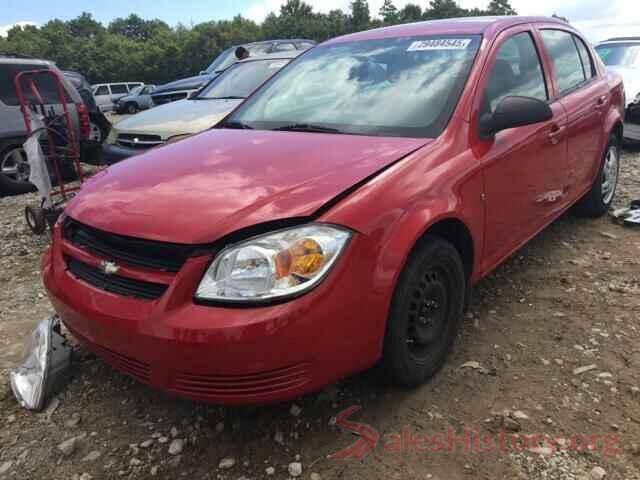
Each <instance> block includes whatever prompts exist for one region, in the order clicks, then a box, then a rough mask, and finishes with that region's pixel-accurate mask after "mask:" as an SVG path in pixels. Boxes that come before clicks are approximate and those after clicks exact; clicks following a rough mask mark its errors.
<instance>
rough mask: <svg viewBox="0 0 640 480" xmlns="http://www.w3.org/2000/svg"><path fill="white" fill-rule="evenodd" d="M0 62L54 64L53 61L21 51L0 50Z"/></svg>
mask: <svg viewBox="0 0 640 480" xmlns="http://www.w3.org/2000/svg"><path fill="white" fill-rule="evenodd" d="M0 62H1V63H14V64H15V63H19V64H25V63H26V64H31V65H33V64H36V65H47V66H51V65H54V63H53V62H51V61H49V60H42V59H41V58H35V57H31V56H29V55H21V54H19V53H11V52H0Z"/></svg>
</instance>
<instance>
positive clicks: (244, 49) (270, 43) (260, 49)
mask: <svg viewBox="0 0 640 480" xmlns="http://www.w3.org/2000/svg"><path fill="white" fill-rule="evenodd" d="M315 44H316V42H314V41H313V40H306V39H285V40H266V41H263V42H253V43H247V44H244V45H235V46H233V47H230V48H227V49H226V50H225V51H224V52H222V53H221V54H220V55H218V56H217V57H216V58H215V60H214V61H213V62H211V65H209V66H208V67H207V69H206V70H202V71H201V72H200V74H199V75H196V76H195V77H189V78H183V79H181V80H176V81H174V82H170V83H167V84H165V85H161V86H160V87H158V88H157V89H156V91H155V92H153V95H152V98H153V102H154V104H156V105H162V104H164V103H169V102H175V101H176V100H182V99H185V98H188V97H189V95H191V94H192V93H194V92H195V91H196V90H198V89H199V88H200V87H202V86H203V85H205V84H206V83H208V82H210V81H211V80H212V79H214V78H215V77H216V76H218V75H220V73H222V72H224V71H225V70H226V69H227V68H229V66H231V65H233V64H234V63H235V62H237V61H238V60H242V59H243V58H244V55H248V56H249V57H259V56H263V55H269V54H272V53H277V52H288V51H295V50H299V51H305V50H308V49H309V48H311V47H313V46H314V45H315Z"/></svg>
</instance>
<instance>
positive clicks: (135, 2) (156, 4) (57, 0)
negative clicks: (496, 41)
mask: <svg viewBox="0 0 640 480" xmlns="http://www.w3.org/2000/svg"><path fill="white" fill-rule="evenodd" d="M284 1H285V0H108V1H92V0H53V1H52V0H0V35H5V34H6V31H7V30H8V29H9V28H11V27H12V26H13V25H15V24H22V25H24V24H35V25H42V24H44V23H46V22H47V21H49V20H51V19H53V18H61V19H63V20H68V19H70V18H74V17H76V16H78V15H79V14H80V13H82V12H83V11H88V12H90V13H91V14H92V15H93V16H94V18H96V19H97V20H99V21H101V22H103V23H105V24H106V23H108V22H109V21H111V20H113V19H114V18H116V17H124V16H127V15H129V14H130V13H136V14H138V15H140V16H141V17H143V18H147V19H151V18H160V19H161V20H164V21H165V22H167V23H168V24H170V25H176V24H178V23H183V24H185V25H191V24H195V23H200V22H204V21H209V20H223V19H230V18H232V17H233V16H235V15H238V14H241V15H243V16H244V17H247V18H250V19H252V20H255V21H257V22H261V21H262V20H263V19H264V17H265V16H266V15H267V14H268V13H269V12H271V11H277V10H278V9H279V8H280V5H281V4H282V3H284ZM305 1H306V2H307V3H309V4H310V5H312V6H313V7H314V9H315V10H316V11H322V12H328V11H329V10H332V9H336V8H341V9H343V10H345V11H348V8H349V3H350V0H305ZM638 1H639V0H511V5H512V6H513V7H514V8H515V9H516V10H517V11H518V13H519V14H521V15H551V14H553V13H556V14H558V15H561V16H564V17H567V18H568V19H569V20H570V21H571V23H572V24H573V25H574V26H575V27H576V28H578V29H579V30H581V31H582V32H583V33H584V34H585V35H586V36H587V37H588V38H589V40H591V41H592V42H598V41H600V40H603V39H605V38H608V37H612V36H629V35H635V36H640V8H638V6H637V5H638ZM382 2H383V0H369V7H370V10H371V13H372V14H377V12H378V10H379V9H380V6H381V5H382ZM409 2H411V3H417V4H420V5H421V6H423V7H424V6H425V5H427V3H428V2H427V0H395V2H394V3H395V5H396V6H398V7H399V8H400V7H402V6H403V5H404V4H406V3H409ZM488 2H489V0H458V3H459V4H460V5H461V6H463V7H467V8H471V7H481V8H482V7H485V6H486V5H487V4H488Z"/></svg>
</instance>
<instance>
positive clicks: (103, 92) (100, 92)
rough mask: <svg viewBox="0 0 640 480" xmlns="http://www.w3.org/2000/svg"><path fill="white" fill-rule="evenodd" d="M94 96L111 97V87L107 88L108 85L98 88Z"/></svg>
mask: <svg viewBox="0 0 640 480" xmlns="http://www.w3.org/2000/svg"><path fill="white" fill-rule="evenodd" d="M94 95H109V87H107V86H106V85H102V86H101V87H98V88H97V90H96V91H95V92H94Z"/></svg>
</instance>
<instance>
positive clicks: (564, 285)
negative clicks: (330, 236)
mask: <svg viewBox="0 0 640 480" xmlns="http://www.w3.org/2000/svg"><path fill="white" fill-rule="evenodd" d="M639 179H640V152H638V150H637V149H636V150H627V151H625V154H624V159H623V166H622V171H621V183H620V187H619V188H620V190H619V194H618V196H617V201H616V204H617V205H618V206H621V205H626V204H628V202H629V201H630V200H631V199H632V198H640V182H639ZM34 198H35V197H33V196H22V197H14V198H5V199H2V200H0V284H1V285H2V286H3V288H2V289H1V290H0V342H1V343H2V349H1V352H0V368H2V369H3V372H2V375H3V379H4V378H6V370H7V369H8V368H9V367H10V366H13V365H14V364H15V363H16V362H17V361H18V359H19V356H20V352H21V349H22V338H23V337H24V336H25V335H26V334H27V333H28V332H29V331H30V330H31V329H32V328H33V326H34V324H35V323H36V321H37V320H39V319H41V318H43V317H44V316H45V315H47V313H48V312H50V306H49V303H48V301H47V299H46V296H45V292H44V290H43V288H42V285H41V282H40V277H39V261H40V260H39V257H40V254H41V252H42V251H43V249H44V248H45V246H46V244H47V242H48V240H47V239H46V237H40V238H38V237H33V236H31V235H30V233H29V232H28V230H27V227H26V225H25V223H24V220H23V218H22V209H23V207H24V205H25V204H26V202H28V201H33V200H34ZM639 263H640V231H638V230H631V229H626V228H623V227H620V226H617V225H614V224H612V223H611V222H610V221H609V220H608V219H607V218H603V219H599V220H583V219H577V218H575V217H572V216H570V215H567V216H565V217H563V218H561V219H559V220H558V221H557V222H555V223H554V224H553V225H552V226H550V227H549V228H548V229H547V230H546V231H544V232H543V233H542V234H540V235H539V236H538V237H537V238H536V239H534V240H533V241H532V242H531V243H530V244H529V245H527V246H526V247H525V248H524V249H523V250H521V251H520V252H518V254H516V255H515V256H514V257H513V258H512V259H511V260H510V261H509V262H507V263H506V264H505V265H503V266H502V267H501V268H500V269H499V270H498V271H497V272H496V273H494V274H493V275H491V276H490V277H488V278H487V279H485V280H483V281H482V282H481V283H480V285H478V287H477V288H476V291H475V295H474V300H473V302H472V306H471V311H470V312H469V314H468V318H467V321H466V324H465V326H464V328H463V331H462V334H461V336H460V338H459V340H458V342H457V345H456V349H455V352H454V353H453V355H452V357H451V358H450V360H449V362H448V363H447V365H446V367H445V368H444V369H443V371H442V372H441V373H439V374H438V375H437V376H436V377H435V378H434V379H433V380H432V381H431V382H430V383H428V384H427V385H425V386H423V387H421V388H419V389H416V390H412V391H403V390H399V389H396V388H392V387H389V386H384V385H381V384H380V382H379V381H378V379H377V375H376V371H375V370H372V371H369V372H365V373H363V374H360V375H357V376H354V377H352V378H349V379H347V380H345V381H343V382H341V383H339V384H337V385H333V386H330V387H328V388H326V389H325V390H324V391H323V392H321V393H319V394H317V395H310V396H307V397H304V398H300V399H298V400H296V401H295V402H291V403H287V404H281V405H276V406H269V407H260V408H254V409H248V408H247V409H239V408H222V407H216V406H209V405H203V404H196V403H192V402H188V401H184V400H181V399H176V398H172V397H169V396H166V395H164V394H161V393H158V392H156V391H154V390H152V389H150V388H148V387H146V386H143V385H140V384H138V383H136V382H134V381H132V380H130V379H128V378H127V377H126V376H124V375H122V374H120V373H118V372H117V371H115V370H113V369H112V368H111V367H109V366H108V365H106V364H105V363H103V362H102V361H100V360H98V359H95V358H88V359H87V360H85V361H84V362H83V363H82V364H81V365H80V367H79V370H78V373H77V375H76V377H75V379H74V380H73V382H72V383H71V385H70V386H69V388H67V389H66V390H65V392H64V393H62V394H61V395H59V396H58V397H57V399H56V400H55V401H54V402H53V403H52V404H51V407H50V410H49V411H48V412H45V413H43V414H38V415H34V414H32V413H29V412H26V411H24V410H22V409H20V408H19V407H18V406H17V404H16V402H15V401H14V399H13V397H12V396H11V394H10V393H8V392H7V391H6V385H4V380H3V387H2V390H0V398H1V400H0V407H1V408H0V412H1V413H0V422H2V423H3V427H4V428H3V429H2V430H1V431H0V478H3V477H7V478H17V479H24V478H37V479H49V478H56V479H60V478H69V479H71V478H77V479H82V480H88V479H90V478H94V479H101V478H130V479H133V478H135V479H139V478H167V479H169V478H170V479H175V478H181V477H185V478H193V479H234V480H237V479H241V478H244V479H249V478H276V479H279V478H288V477H296V476H298V474H300V475H299V478H305V479H306V478H313V479H318V478H323V479H330V478H343V479H367V480H370V479H372V478H376V479H377V478H380V479H383V478H384V479H395V478H397V479H413V478H416V479H418V478H419V479H441V480H455V479H459V478H464V479H497V478H509V479H513V478H530V479H554V480H555V479H581V478H584V479H589V480H590V479H598V478H602V475H603V474H605V475H606V477H604V478H606V479H625V480H627V479H640V447H639V446H638V443H640V440H639V438H640V402H639V401H640V391H639V388H638V387H640V375H639V373H638V372H639V367H640V346H639V345H640V330H639V329H640V325H639V322H638V319H639V317H640V295H639V293H640V268H639ZM468 362H471V363H468ZM473 362H476V363H473ZM463 364H466V365H465V368H460V366H461V365H463ZM583 367H585V368H583ZM586 367H590V368H586ZM292 405H295V407H292ZM352 405H358V406H360V407H361V409H360V410H359V411H357V412H354V413H353V414H352V415H351V416H350V417H349V418H350V419H351V420H354V421H358V422H362V423H367V424H369V425H371V426H372V427H373V428H374V429H375V431H376V432H377V434H378V436H377V443H375V442H374V440H375V437H371V436H370V435H365V437H358V436H355V435H353V434H352V433H349V432H348V431H345V430H343V429H341V428H340V427H339V426H338V425H336V416H337V415H338V414H339V412H341V411H343V410H344V409H346V408H348V407H350V406H352ZM533 434H537V437H536V438H535V439H533V438H532V435H533ZM367 439H369V440H370V442H371V443H370V445H371V446H372V447H373V448H372V449H371V451H370V452H369V453H368V454H367V455H365V456H364V457H363V458H362V459H351V460H345V459H336V458H328V456H329V455H332V454H334V453H336V452H339V451H341V450H342V449H344V448H346V447H349V446H350V445H352V444H353V443H354V442H356V441H358V440H362V441H365V440H367ZM452 439H453V441H452ZM63 442H64V443H63ZM474 442H476V443H474ZM527 442H528V443H527ZM365 443H366V442H365ZM61 444H62V445H61ZM589 444H591V446H592V448H589ZM532 450H533V451H532ZM317 475H319V477H318V476H317Z"/></svg>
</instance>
